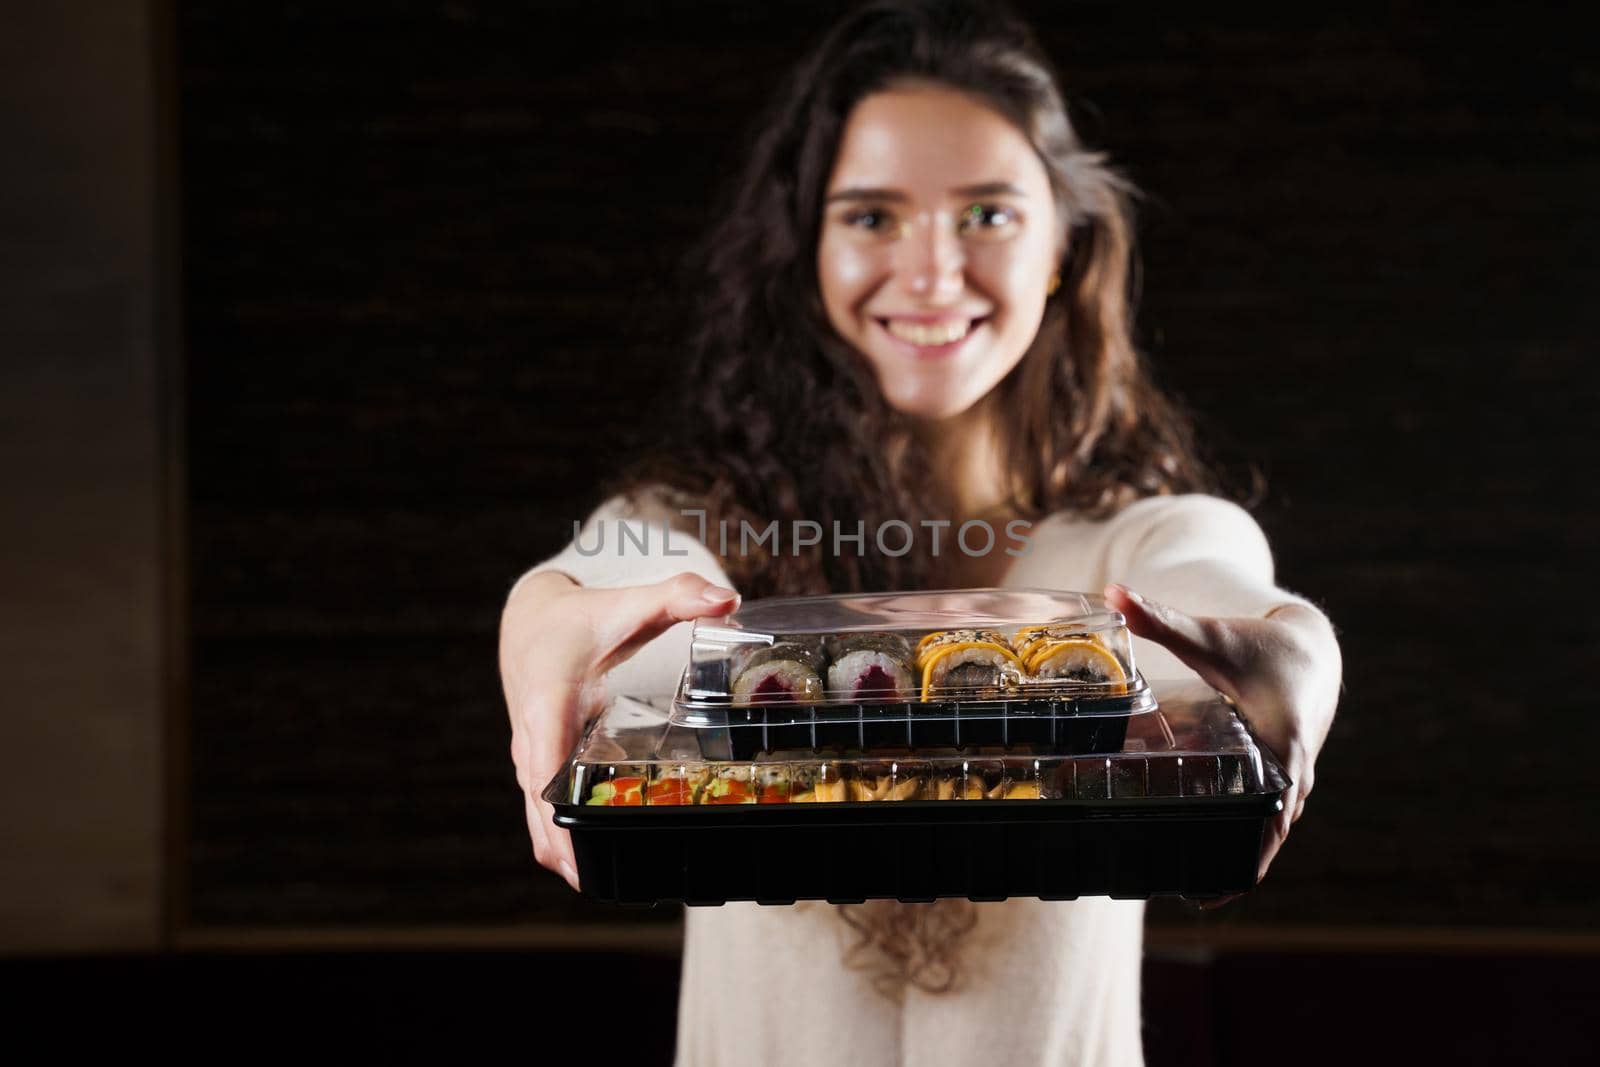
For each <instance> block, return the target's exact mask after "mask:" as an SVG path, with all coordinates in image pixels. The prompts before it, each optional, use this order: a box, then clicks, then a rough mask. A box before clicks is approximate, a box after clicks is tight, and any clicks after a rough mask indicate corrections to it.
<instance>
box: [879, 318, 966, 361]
mask: <svg viewBox="0 0 1600 1067" xmlns="http://www.w3.org/2000/svg"><path fill="white" fill-rule="evenodd" d="M875 321H876V322H877V323H878V325H879V326H881V327H882V328H883V330H884V332H885V333H887V334H888V335H889V337H890V340H891V342H892V343H895V344H898V345H900V346H901V347H902V348H904V349H905V351H906V352H907V353H909V354H910V355H913V356H915V357H917V358H918V359H932V358H937V357H939V356H947V355H953V354H954V353H956V352H957V351H959V350H960V349H961V348H962V347H963V345H965V343H966V342H967V341H969V340H972V339H973V337H974V335H976V334H978V333H979V332H980V331H981V330H982V329H983V327H984V325H985V324H986V322H987V321H988V317H987V316H980V317H978V318H969V317H966V316H956V317H951V316H937V317H932V316H891V317H883V318H875Z"/></svg>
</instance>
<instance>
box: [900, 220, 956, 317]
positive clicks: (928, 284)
mask: <svg viewBox="0 0 1600 1067" xmlns="http://www.w3.org/2000/svg"><path fill="white" fill-rule="evenodd" d="M947 214H948V212H943V211H940V212H934V213H932V214H931V215H930V214H929V213H927V212H923V213H921V214H919V215H917V216H916V218H914V219H913V220H911V224H910V225H909V226H907V227H906V231H907V232H906V233H905V234H904V236H903V237H902V239H901V240H900V242H899V244H900V248H899V252H900V256H899V262H898V263H897V264H896V273H897V275H898V276H899V279H900V284H901V285H902V286H903V287H904V288H905V290H906V292H907V293H909V294H910V295H911V296H913V297H916V298H917V299H919V300H923V301H928V302H931V303H940V302H944V301H949V300H954V299H956V298H957V297H959V296H960V295H961V291H962V289H963V287H964V284H965V282H964V279H963V277H962V274H963V271H964V270H965V268H966V255H965V253H964V251H963V250H962V247H961V238H960V237H959V236H957V234H956V232H955V221H954V219H952V218H946V217H945V216H946V215H947Z"/></svg>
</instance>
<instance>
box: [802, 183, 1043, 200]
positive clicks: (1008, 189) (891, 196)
mask: <svg viewBox="0 0 1600 1067" xmlns="http://www.w3.org/2000/svg"><path fill="white" fill-rule="evenodd" d="M950 195H951V196H963V197H966V196H1022V197H1025V196H1026V195H1027V194H1026V193H1024V192H1023V191H1022V190H1021V189H1019V188H1018V187H1017V186H1015V185H1013V184H1012V183H1010V182H979V183H978V184H976V185H962V186H959V187H957V188H955V189H952V190H950ZM909 199H910V197H908V196H906V194H905V193H903V192H901V191H900V190H899V189H885V188H881V187H878V186H864V185H852V186H849V187H848V188H844V189H840V190H839V191H838V192H836V193H829V194H828V199H827V200H826V201H824V202H825V203H829V204H832V203H835V202H837V201H840V200H890V201H895V202H897V203H904V202H905V201H906V200H909Z"/></svg>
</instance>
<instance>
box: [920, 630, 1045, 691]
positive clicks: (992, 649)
mask: <svg viewBox="0 0 1600 1067" xmlns="http://www.w3.org/2000/svg"><path fill="white" fill-rule="evenodd" d="M918 649H919V654H918V656H917V666H918V667H919V668H920V669H921V673H922V699H923V700H931V699H933V697H934V696H935V695H937V694H939V693H940V692H951V693H962V692H976V693H978V694H980V695H986V694H987V693H988V692H992V691H998V690H1002V689H1006V688H1009V687H1010V686H1012V685H1014V684H1016V682H1017V681H1018V680H1020V678H1021V673H1022V672H1021V664H1019V663H1018V661H1017V656H1016V653H1015V652H1013V651H1011V643H1010V642H1009V641H1007V640H1006V637H1005V635H1004V634H1002V633H998V632H996V631H994V630H945V631H942V632H940V633H936V634H929V635H928V636H927V637H924V638H923V639H922V642H921V644H919V645H918Z"/></svg>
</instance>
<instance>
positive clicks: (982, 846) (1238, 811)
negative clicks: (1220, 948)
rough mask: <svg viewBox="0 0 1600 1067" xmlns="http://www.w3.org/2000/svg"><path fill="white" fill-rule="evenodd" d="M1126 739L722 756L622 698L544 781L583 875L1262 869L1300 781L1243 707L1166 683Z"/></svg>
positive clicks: (839, 876)
mask: <svg viewBox="0 0 1600 1067" xmlns="http://www.w3.org/2000/svg"><path fill="white" fill-rule="evenodd" d="M1154 692H1155V694H1156V696H1158V697H1159V702H1158V704H1157V706H1156V707H1155V708H1153V709H1152V710H1150V711H1148V712H1143V713H1139V714H1133V715H1127V716H1124V717H1123V718H1124V719H1125V721H1126V730H1125V731H1124V733H1123V736H1122V739H1121V740H1120V741H1119V742H1118V744H1117V745H1116V747H1115V749H1114V750H1112V751H1108V752H1101V753H1094V754H1064V753H1061V752H1057V751H1053V748H1054V746H1050V745H1014V746H1010V747H1007V746H1002V745H994V746H988V745H974V746H969V747H967V748H965V749H957V748H954V747H938V746H934V747H924V748H917V749H901V750H888V751H884V750H870V749H856V750H850V751H831V750H830V751H823V752H818V751H815V750H813V749H812V748H810V747H809V746H801V747H799V748H796V749H792V750H773V751H768V752H763V753H761V754H759V755H757V756H755V757H752V758H748V759H737V760H716V759H708V758H707V757H706V756H705V754H704V751H703V749H702V746H701V743H700V740H699V735H700V734H701V733H702V732H703V731H702V730H701V729H700V728H697V727H694V726H691V725H686V724H684V723H683V722H681V721H679V712H678V709H677V708H676V706H675V702H674V701H672V700H670V699H668V698H664V697H663V698H657V699H654V700H642V699H636V698H631V697H616V698H614V699H613V700H612V701H611V702H610V703H609V704H608V706H607V707H606V708H605V709H604V711H603V712H602V713H601V714H600V715H599V717H598V718H596V719H595V720H594V721H593V722H591V723H590V725H589V727H588V729H587V731H586V732H585V734H584V736H583V738H582V739H581V741H580V742H579V744H578V746H577V748H576V750H575V751H574V753H573V755H572V758H571V759H570V760H569V761H568V763H567V764H566V765H565V766H564V768H563V770H562V771H561V772H560V773H559V774H558V775H556V777H555V778H554V779H553V780H552V781H551V782H550V784H549V786H548V787H547V788H546V790H545V792H544V798H545V799H546V800H547V801H549V802H550V804H551V805H552V806H553V807H554V809H555V815H554V820H555V822H556V824H557V825H558V826H561V827H564V828H566V829H567V830H569V831H570V832H571V835H572V844H573V850H574V853H575V856H576V859H577V864H578V877H579V881H580V884H581V885H582V887H583V890H584V891H585V892H586V893H588V894H589V895H591V896H593V897H596V898H598V899H600V900H603V901H608V902H613V903H619V904H635V905H651V904H656V903H659V902H663V901H682V902H685V903H688V904H692V905H714V904H721V903H724V902H726V901H730V900H753V901H760V902H762V903H766V904H784V903H792V902H794V901H796V900H802V899H817V900H829V901H833V902H835V903H847V902H852V901H861V900H866V899H869V898H895V899H899V900H904V901H926V900H933V899H936V898H938V897H968V898H971V899H973V900H999V899H1004V898H1006V897H1013V896H1028V897H1039V898H1043V899H1070V898H1074V897H1078V896H1094V895H1099V896H1112V897H1122V898H1147V897H1151V896H1157V895H1167V894H1174V895H1183V896H1186V897H1191V898H1202V897H1213V896H1219V895H1223V894H1229V893H1237V892H1242V891H1244V890H1247V889H1249V888H1250V887H1251V886H1252V885H1253V884H1254V882H1255V873H1256V864H1257V858H1258V854H1259V851H1260V848H1261V841H1262V835H1263V832H1264V830H1265V828H1266V825H1267V822H1268V820H1270V819H1271V818H1272V817H1273V816H1274V815H1275V814H1276V813H1277V812H1278V811H1279V810H1280V809H1281V807H1282V793H1283V790H1284V789H1286V788H1287V787H1288V785H1289V783H1288V780H1287V779H1286V777H1285V775H1284V773H1283V771H1282V769H1281V768H1280V767H1279V765H1278V764H1277V762H1276V761H1275V760H1274V759H1273V756H1272V754H1271V752H1270V751H1268V750H1267V749H1266V748H1264V747H1262V746H1261V745H1259V744H1258V743H1257V742H1256V741H1255V739H1254V737H1253V736H1252V735H1251V733H1250V731H1249V729H1248V727H1247V726H1246V724H1245V722H1244V720H1243V719H1241V718H1240V716H1239V715H1238V713H1237V712H1236V711H1235V710H1234V708H1233V707H1232V706H1231V705H1229V704H1228V703H1227V702H1226V701H1224V700H1223V699H1222V698H1220V697H1219V696H1218V695H1217V694H1216V693H1214V692H1212V691H1211V690H1210V689H1209V688H1207V687H1205V686H1204V685H1203V684H1201V683H1199V682H1198V681H1196V680H1193V679H1190V680H1188V681H1186V682H1175V683H1166V682H1161V681H1158V682H1157V683H1155V686H1154Z"/></svg>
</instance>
